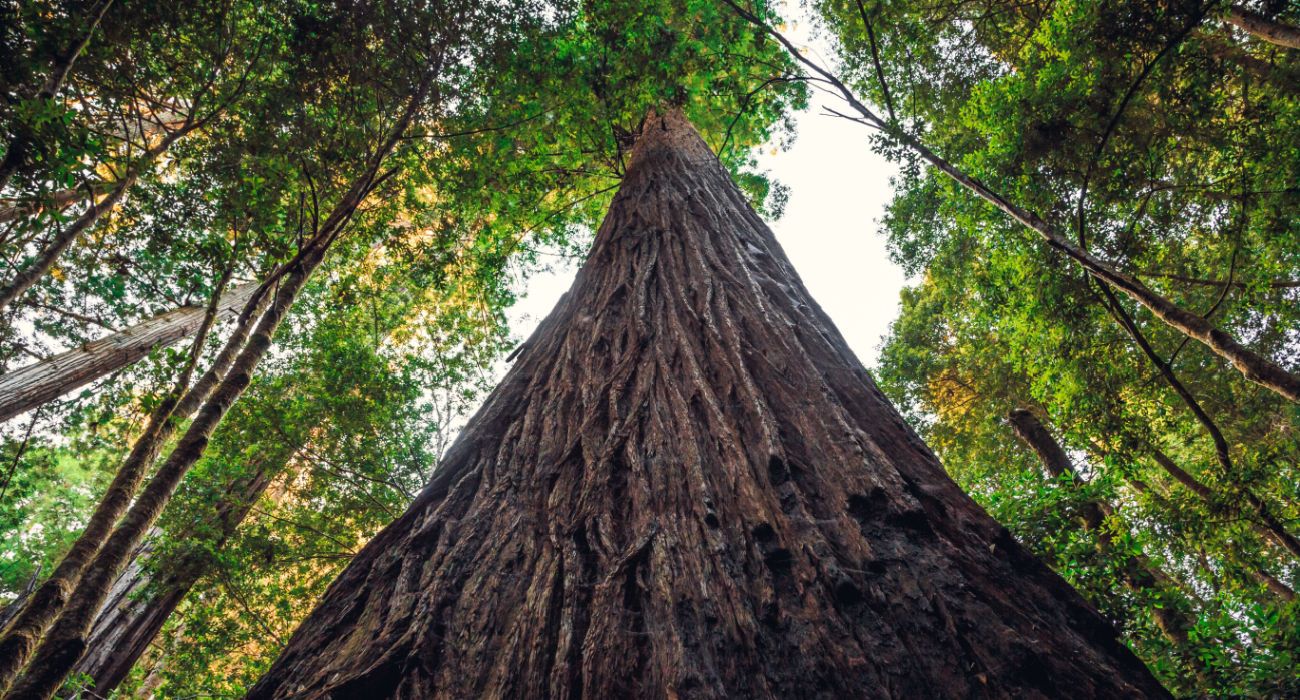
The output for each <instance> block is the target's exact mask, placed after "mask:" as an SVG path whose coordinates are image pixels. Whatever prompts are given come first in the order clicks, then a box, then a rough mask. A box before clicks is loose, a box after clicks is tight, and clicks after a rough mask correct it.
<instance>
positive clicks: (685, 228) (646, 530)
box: [250, 112, 1166, 698]
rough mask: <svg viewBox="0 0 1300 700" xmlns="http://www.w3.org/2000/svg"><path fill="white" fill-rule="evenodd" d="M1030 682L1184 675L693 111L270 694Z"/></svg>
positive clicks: (656, 694) (823, 693)
mask: <svg viewBox="0 0 1300 700" xmlns="http://www.w3.org/2000/svg"><path fill="white" fill-rule="evenodd" d="M880 303H892V302H890V301H888V300H880ZM1007 695H1014V696H1018V697H1043V696H1047V697H1063V696H1070V697H1140V696H1158V697H1160V696H1165V695H1166V693H1165V691H1164V690H1163V689H1162V688H1161V687H1160V686H1159V685H1158V684H1157V683H1156V681H1155V680H1154V679H1153V678H1152V676H1151V675H1150V674H1149V673H1148V671H1147V669H1146V668H1145V667H1143V666H1142V664H1141V663H1140V662H1139V661H1138V660H1137V659H1136V658H1135V657H1134V656H1133V655H1132V654H1131V653H1129V651H1128V650H1127V649H1125V648H1124V647H1123V646H1122V645H1121V644H1120V643H1119V642H1118V641H1117V640H1116V637H1115V633H1114V631H1113V630H1112V629H1111V628H1110V627H1109V625H1107V624H1106V623H1105V622H1104V621H1103V620H1102V619H1101V618H1100V617H1099V616H1098V615H1097V613H1096V612H1094V611H1093V610H1092V609H1091V608H1090V607H1089V606H1088V605H1087V604H1086V603H1085V602H1084V601H1083V600H1082V599H1081V598H1080V597H1079V596H1078V594H1077V593H1075V592H1074V591H1073V590H1071V589H1070V588H1069V587H1068V586H1067V585H1066V584H1065V583H1064V582H1063V581H1062V580H1061V579H1060V578H1059V577H1057V576H1056V575H1055V574H1053V573H1052V572H1051V571H1049V570H1048V569H1047V568H1046V567H1044V566H1043V565H1042V564H1040V563H1039V562H1038V561H1036V560H1035V559H1033V558H1032V557H1031V556H1029V555H1028V554H1027V553H1026V552H1025V550H1024V549H1023V548H1022V547H1020V546H1019V545H1018V544H1016V542H1015V541H1014V540H1013V539H1012V538H1011V537H1010V536H1009V535H1008V533H1007V531H1006V530H1005V529H1003V528H1002V527H1001V526H999V525H998V524H997V523H995V522H994V521H993V520H992V519H990V518H989V517H988V516H987V515H986V514H985V513H984V512H983V511H982V510H981V509H980V508H979V507H978V506H977V505H975V503H974V502H973V501H971V499H970V498H968V497H967V496H966V495H965V494H963V493H962V492H961V491H960V490H958V488H957V486H956V485H955V484H954V483H953V482H952V481H951V480H950V479H949V478H948V476H947V475H946V474H945V473H944V471H943V468H942V467H941V466H940V465H939V463H938V462H937V461H936V459H935V457H934V456H933V454H931V452H930V451H929V450H928V449H927V448H926V447H925V445H924V444H922V443H921V441H920V440H919V439H918V438H917V437H916V436H915V434H914V433H913V432H912V431H911V430H910V429H909V428H908V427H907V426H906V425H905V424H904V423H903V421H902V419H901V418H900V417H899V415H898V413H897V412H896V411H895V410H894V409H893V408H892V407H891V406H890V405H889V404H888V403H887V402H886V400H885V399H884V397H883V396H882V395H881V394H880V392H879V391H878V390H877V389H876V387H875V385H874V383H873V382H872V380H871V379H870V377H869V376H868V375H867V373H866V371H865V370H864V369H863V368H862V366H861V365H860V364H859V363H858V361H857V360H856V359H855V358H854V356H853V354H852V353H851V352H850V350H849V349H848V347H847V345H846V344H845V342H844V340H843V338H841V336H840V335H839V333H838V332H837V331H836V330H835V328H834V327H833V326H832V324H831V322H830V320H829V319H828V318H827V317H826V315H825V314H824V313H822V311H821V310H820V309H819V308H818V306H817V304H816V303H815V302H814V301H813V300H812V298H811V297H810V296H809V294H808V292H807V290H806V289H804V287H803V285H802V283H801V282H800V281H799V278H798V276H797V275H796V274H795V272H794V270H793V269H792V267H791V265H790V262H789V261H788V260H787V259H786V257H785V254H784V253H783V252H782V251H781V248H780V246H779V245H778V244H777V242H776V240H775V239H774V237H773V235H772V233H771V231H770V230H769V229H768V228H767V227H766V226H765V225H764V224H763V222H762V220H761V219H759V217H758V216H757V215H756V214H755V213H754V212H753V211H752V210H751V209H750V207H749V206H748V204H747V203H746V201H745V199H744V197H743V196H742V195H741V193H740V192H739V190H738V189H737V188H736V187H735V186H734V185H733V184H732V182H731V181H730V179H729V177H728V175H727V173H726V171H725V170H724V169H723V167H722V166H721V165H720V164H719V163H718V161H717V159H716V158H715V157H714V156H713V154H712V152H710V150H709V149H708V147H707V146H706V145H705V144H704V142H703V141H702V140H701V139H700V138H699V136H698V135H697V134H696V133H695V131H694V129H693V128H692V127H691V126H690V124H689V123H688V122H687V121H686V120H685V118H684V117H682V116H681V115H680V114H679V113H676V112H669V113H666V114H663V115H658V116H652V117H651V118H650V119H648V120H647V122H646V126H645V128H644V130H643V134H642V136H641V138H640V139H639V141H638V143H637V146H636V149H635V151H634V153H633V155H632V159H631V163H630V165H629V167H628V170H627V174H626V178H625V180H624V182H623V185H622V188H621V189H620V191H619V193H618V195H617V196H616V197H615V199H614V202H613V204H612V205H611V207H610V211H609V214H608V216H607V217H606V219H605V222H604V224H603V225H602V226H601V228H600V231H599V233H598V234H597V237H596V241H595V244H594V247H593V249H592V252H591V255H590V257H589V259H588V261H587V263H586V265H585V266H584V268H583V269H582V270H581V271H580V272H579V274H578V277H577V281H576V282H575V283H574V286H573V289H572V290H570V291H569V293H568V294H567V295H566V296H565V297H564V299H563V300H562V301H561V302H560V304H559V306H558V307H557V308H556V310H555V311H554V312H553V313H552V314H551V315H550V317H549V318H548V319H547V320H546V321H545V322H544V323H543V324H542V326H541V327H540V328H539V329H538V331H537V333H536V334H535V335H534V336H533V337H532V338H531V339H530V340H529V341H528V342H527V343H526V344H525V345H524V346H523V348H522V351H521V353H520V355H519V358H518V360H517V361H516V365H515V367H514V368H513V370H512V371H511V372H510V374H509V375H508V376H507V377H506V378H505V380H504V381H503V382H502V383H501V385H500V386H499V387H498V388H497V390H496V391H495V393H493V394H492V396H491V397H490V398H489V399H488V401H487V403H486V405H485V406H484V407H483V408H482V410H481V411H480V412H479V413H478V415H477V416H475V418H474V419H473V420H472V421H471V422H470V424H469V425H468V426H467V427H466V428H465V430H464V432H463V434H462V436H461V438H460V439H459V441H458V442H457V443H456V445H455V446H454V447H453V448H452V449H451V450H450V452H449V453H448V454H447V455H446V457H445V458H444V460H443V462H442V466H441V467H440V469H439V471H438V472H437V474H436V476H435V477H434V479H433V481H432V483H430V484H429V485H428V487H427V488H426V489H425V490H424V491H423V492H422V493H421V495H420V496H419V498H418V499H417V500H416V502H415V503H414V505H412V507H411V509H410V510H409V511H408V512H407V513H406V514H405V515H404V516H402V517H401V518H400V519H399V520H398V521H397V522H395V523H394V524H393V525H391V526H390V527H389V528H387V529H386V530H385V531H384V532H383V533H381V534H380V535H379V536H378V537H376V538H375V539H374V540H373V541H372V542H371V543H370V544H369V545H368V546H367V547H365V549H364V550H363V551H362V552H361V553H360V554H359V555H358V556H357V557H356V558H355V560H354V561H353V563H352V564H351V566H350V567H349V568H348V569H347V571H346V572H345V573H344V574H343V575H342V576H341V577H340V578H339V580H338V581H336V582H335V584H334V585H333V587H331V589H330V590H329V592H328V593H327V594H326V596H325V598H324V600H323V601H322V602H321V603H320V605H319V607H318V608H317V609H316V611H315V612H313V613H312V615H311V616H310V617H309V618H308V619H307V620H306V622H304V623H303V625H302V626H301V627H300V628H299V630H298V631H297V633H296V634H295V635H294V636H293V638H292V640H291V641H290V643H289V645H288V648H287V649H286V650H285V651H284V653H283V654H282V655H281V657H280V658H279V660H277V661H276V663H275V664H274V665H273V666H272V668H271V669H270V670H269V672H268V673H267V674H266V676H265V677H264V678H263V679H262V681H261V682H260V683H259V684H258V685H257V686H256V687H255V688H254V690H253V691H252V693H251V694H250V697H251V698H290V697H293V698H317V697H334V698H346V697H357V698H361V697H365V698H380V697H403V698H425V697H567V698H577V697H587V698H623V697H653V698H687V697H691V698H704V697H735V698H813V697H825V698H844V697H902V698H912V697H952V696H959V697H1002V696H1007Z"/></svg>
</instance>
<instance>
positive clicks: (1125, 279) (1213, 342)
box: [724, 0, 1300, 403]
mask: <svg viewBox="0 0 1300 700" xmlns="http://www.w3.org/2000/svg"><path fill="white" fill-rule="evenodd" d="M724 1H725V2H726V3H727V4H728V5H730V6H731V7H732V9H733V10H735V11H736V13H737V14H739V15H740V16H741V17H743V18H745V20H746V21H749V22H751V23H753V24H754V25H755V26H757V27H759V28H761V29H762V30H763V31H765V32H767V33H768V34H769V35H770V36H772V37H773V38H774V39H776V40H777V41H779V42H781V44H782V45H783V46H784V47H785V48H786V49H787V50H788V51H789V53H790V55H791V56H792V57H793V58H794V59H795V60H796V61H798V62H799V63H801V64H802V65H804V66H805V67H806V68H808V70H810V71H812V72H813V73H816V74H817V76H818V77H819V78H820V79H822V80H824V81H825V82H826V83H828V84H830V85H832V86H833V87H834V88H835V90H836V91H837V92H839V93H840V96H841V97H842V98H843V99H844V100H845V102H847V103H848V104H849V105H850V106H851V107H852V108H853V110H854V111H856V112H857V113H858V114H859V115H860V116H861V119H860V120H859V121H861V122H862V123H864V124H867V125H868V126H871V127H873V128H876V129H879V130H880V131H882V132H884V133H885V134H886V135H887V136H888V137H889V138H891V139H893V140H895V141H897V142H898V143H899V144H900V145H903V146H906V147H907V149H908V150H910V151H912V152H914V153H916V154H917V155H919V156H920V157H921V159H922V160H924V161H925V162H927V163H929V164H930V165H932V166H934V167H935V169H937V170H938V171H939V172H941V173H943V174H944V175H946V176H947V177H949V178H950V179H952V180H953V182H956V183H957V184H958V185H960V186H962V187H963V188H965V189H966V190H967V191H969V192H971V193H972V194H974V195H975V196H977V197H979V198H980V199H982V200H984V201H985V202H988V203H989V204H991V205H993V206H994V207H996V208H997V209H999V210H1000V211H1002V212H1004V213H1006V214H1007V215H1008V216H1010V217H1011V218H1012V219H1015V220H1016V221H1018V222H1020V223H1021V224H1023V225H1025V226H1026V227H1028V228H1029V229H1030V230H1032V231H1034V232H1035V233H1037V234H1038V235H1039V236H1040V237H1041V238H1042V239H1043V241H1044V242H1046V243H1047V245H1048V247H1050V248H1054V249H1056V250H1057V251H1060V252H1061V253H1063V254H1065V256H1066V257H1068V258H1070V259H1071V260H1073V261H1075V262H1076V263H1078V264H1079V265H1080V266H1081V267H1082V268H1083V269H1084V270H1085V271H1086V272H1087V273H1088V274H1089V275H1091V276H1092V277H1094V278H1096V279H1097V280H1099V281H1100V282H1102V283H1103V284H1105V285H1108V286H1109V287H1111V288H1114V289H1116V290H1118V291H1119V292H1120V293H1121V294H1124V295H1125V296H1128V297H1129V298H1130V299H1132V300H1134V301H1136V302H1137V303H1138V304H1140V305H1142V306H1143V307H1145V308H1146V309H1147V310H1148V311H1150V312H1151V313H1152V314H1154V315H1155V317H1156V318H1158V319H1160V320H1161V321H1163V322H1164V323H1165V324H1166V325H1168V326H1169V327H1170V328H1173V329H1174V330H1176V331H1178V332H1179V333H1182V334H1183V335H1185V336H1187V337H1188V338H1191V339H1193V340H1196V341H1197V342H1199V343H1201V344H1203V345H1205V346H1206V347H1207V348H1209V349H1210V350H1211V351H1212V352H1213V353H1214V354H1216V355H1218V356H1219V357H1221V358H1223V359H1224V360H1227V361H1228V362H1229V363H1231V364H1232V366H1233V367H1235V368H1237V370H1238V371H1239V372H1241V374H1242V375H1243V376H1245V377H1246V378H1247V379H1249V380H1250V381H1252V382H1255V383H1257V384H1259V385H1261V386H1264V387H1267V388H1268V389H1270V390H1272V391H1274V392H1277V393H1278V394H1280V395H1281V396H1284V397H1286V398H1287V399H1289V400H1291V401H1294V402H1297V403H1300V376H1297V375H1296V374H1293V373H1292V372H1290V371H1288V370H1287V369H1285V368H1283V367H1282V366H1281V365H1279V364H1278V363H1276V362H1274V361H1273V360H1271V359H1269V358H1267V357H1264V356H1263V355H1260V354H1259V353H1256V352H1255V351H1253V350H1251V349H1250V348H1248V347H1246V346H1244V345H1242V344H1241V343H1239V342H1237V339H1236V338H1234V337H1232V336H1231V335H1229V334H1228V333H1227V332H1225V331H1223V330H1222V329H1220V328H1218V327H1216V326H1215V325H1213V324H1212V323H1210V322H1209V321H1207V320H1206V319H1205V318H1203V317H1201V316H1200V315H1198V314H1196V313H1193V312H1191V311H1188V310H1186V309H1184V308H1182V307H1181V306H1179V305H1177V304H1175V303H1174V302H1173V301H1171V300H1170V299H1168V298H1166V297H1164V296H1162V295H1161V294H1159V293H1158V292H1156V291H1155V290H1153V289H1151V288H1150V287H1148V286H1146V285H1145V284H1143V283H1142V281H1141V280H1139V279H1137V278H1136V277H1133V276H1132V275H1129V274H1127V273H1125V272H1122V271H1120V270H1119V269H1118V268H1116V267H1115V266H1114V265H1112V264H1110V263H1108V262H1106V261H1104V260H1101V259H1099V258H1096V257H1094V256H1093V255H1092V254H1091V253H1089V252H1088V251H1086V250H1084V249H1083V248H1082V247H1080V246H1079V245H1077V244H1075V243H1074V242H1073V241H1072V240H1070V238H1069V237H1067V236H1066V235H1065V234H1063V233H1061V231H1059V230H1058V229H1057V228H1056V227H1055V226H1053V225H1051V224H1050V223H1048V222H1047V221H1045V220H1044V219H1042V218H1041V217H1039V216H1038V215H1037V214H1035V213H1034V212H1032V211H1029V210H1028V209H1025V208H1023V207H1021V206H1020V205H1018V204H1016V203H1014V202H1012V201H1011V200H1009V199H1007V198H1005V197H1003V196H1002V195H1001V194H998V193H997V192H995V191H993V190H992V189H991V188H990V187H988V186H987V185H985V184H984V183H983V182H980V181H979V180H977V179H975V178H973V177H971V176H970V175H968V174H966V173H965V172H964V171H962V170H961V169H960V168H958V167H957V166H955V165H953V164H952V163H950V162H948V161H947V160H946V159H944V158H943V157H941V156H940V155H938V154H937V153H935V152H934V151H931V150H930V149H929V148H928V147H927V146H926V145H925V144H924V143H922V142H921V141H920V140H919V139H917V138H916V137H915V136H912V135H911V134H909V133H907V132H906V131H905V130H903V128H902V127H901V126H900V125H899V124H898V123H897V122H895V121H887V120H885V119H883V118H881V117H880V116H879V115H877V114H876V113H875V112H873V111H872V110H871V109H870V108H869V107H867V106H866V105H865V104H863V102H862V101H861V100H859V99H858V98H857V96H855V95H854V94H853V91H852V90H850V89H849V88H848V86H847V85H845V84H844V83H843V82H842V81H841V80H840V79H839V78H837V77H835V75H834V74H832V73H831V72H829V71H827V70H826V69H825V68H822V67H821V66H820V65H818V64H817V63H816V62H814V61H813V60H812V59H810V58H808V57H807V56H806V55H804V54H803V53H802V52H801V51H800V50H799V49H798V47H796V46H795V45H794V44H792V43H790V41H789V40H788V39H786V38H785V37H784V36H783V35H782V34H781V33H780V32H777V31H776V30H774V29H772V28H771V27H768V26H767V25H766V24H764V23H763V21H762V20H761V19H759V18H758V17H757V16H756V15H754V14H753V13H751V12H749V11H748V10H746V9H744V8H743V7H741V6H740V5H738V4H736V2H735V1H734V0H724Z"/></svg>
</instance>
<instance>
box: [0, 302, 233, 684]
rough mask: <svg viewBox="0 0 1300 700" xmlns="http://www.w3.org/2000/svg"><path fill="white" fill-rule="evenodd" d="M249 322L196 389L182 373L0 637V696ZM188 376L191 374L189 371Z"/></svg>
mask: <svg viewBox="0 0 1300 700" xmlns="http://www.w3.org/2000/svg"><path fill="white" fill-rule="evenodd" d="M246 304H247V308H246V310H251V309H253V308H256V307H257V306H258V303H257V301H254V300H251V299H250V300H248V301H247V302H246ZM215 315H216V305H213V306H211V307H210V308H209V313H208V314H207V316H206V318H205V319H204V321H203V324H204V325H205V326H207V325H210V324H211V323H212V322H213V320H214V318H215ZM250 319H251V315H249V314H246V315H245V317H244V319H243V320H242V322H241V323H240V324H239V325H238V326H237V327H236V328H235V330H234V331H232V333H231V335H230V337H229V338H228V339H227V341H226V344H225V347H224V348H223V349H222V351H221V353H220V355H219V356H218V358H217V361H215V362H214V363H213V366H212V367H210V368H209V369H208V371H207V372H205V373H204V375H203V376H202V377H201V378H200V379H199V381H198V382H196V383H195V384H194V386H193V387H190V388H189V391H188V392H185V388H186V386H187V385H188V384H189V379H188V376H184V375H183V376H182V378H181V379H180V380H179V381H178V382H177V386H176V388H175V390H173V392H172V394H171V395H170V396H169V397H167V398H166V399H164V400H163V402H162V403H160V404H159V405H158V407H157V408H155V409H154V411H153V412H152V413H151V414H150V416H149V423H148V425H147V426H146V427H145V430H144V433H143V434H142V435H141V436H140V437H139V438H138V439H137V440H136V442H135V444H134V445H133V446H132V447H131V452H130V454H128V455H127V457H126V459H125V460H124V461H123V463H122V466H121V467H120V468H119V469H118V470H117V473H116V474H114V475H113V480H112V482H111V483H109V486H108V490H107V491H106V492H105V493H104V496H103V498H101V499H100V501H99V503H98V504H97V505H96V507H95V511H94V513H92V514H91V516H90V519H89V520H88V521H87V523H86V526H85V528H84V529H83V530H82V533H81V535H80V536H78V537H77V540H76V541H75V542H73V544H72V546H71V547H70V548H69V549H68V552H67V553H66V554H64V555H63V558H62V559H61V560H60V561H59V565H58V567H56V568H55V570H54V572H53V573H52V574H50V577H49V578H47V579H46V580H45V581H44V582H43V583H42V584H41V585H40V587H39V588H37V589H36V592H35V593H33V594H32V596H31V597H30V598H29V599H28V600H27V602H26V604H25V605H24V606H23V608H22V611H21V612H19V613H18V615H17V616H16V618H15V619H14V620H13V621H12V622H11V623H10V624H9V626H8V627H7V628H6V629H5V630H4V634H3V636H0V692H3V691H4V690H5V689H7V688H8V687H9V684H10V683H12V682H13V680H14V678H15V677H16V676H17V674H18V672H19V671H20V670H22V667H23V665H24V664H25V663H26V662H27V660H28V658H29V657H30V656H31V655H32V653H33V651H34V650H35V649H36V645H37V643H38V642H39V641H40V639H41V636H42V635H43V634H44V633H45V631H46V629H47V628H48V627H49V626H50V624H51V623H52V622H53V621H54V620H55V618H56V616H57V615H58V614H59V612H60V611H61V610H62V609H63V608H64V606H65V605H67V602H68V601H69V600H70V599H71V597H72V595H73V592H74V591H75V589H76V588H77V586H79V585H80V582H81V580H82V577H83V576H84V575H85V572H86V570H87V567H89V566H90V563H91V561H92V559H93V558H94V557H96V556H97V555H98V553H99V552H100V549H101V548H102V547H103V545H104V544H105V542H106V541H107V540H108V538H109V537H110V532H111V531H112V529H113V526H114V525H115V524H116V523H117V521H118V518H120V517H122V513H123V512H125V511H126V509H127V506H128V505H130V503H131V499H132V498H133V497H134V496H135V494H136V491H138V490H139V488H140V482H141V481H142V480H143V479H144V476H145V472H146V471H147V470H148V468H149V465H151V464H152V463H153V461H154V459H155V458H156V457H157V454H158V450H159V449H160V448H161V447H162V445H163V443H165V442H166V441H167V440H168V438H170V437H171V435H172V433H173V432H174V431H175V429H176V418H179V417H180V416H183V415H186V414H185V413H181V412H179V411H178V409H180V408H185V407H187V406H190V405H193V404H194V402H195V401H198V402H202V401H204V400H205V399H206V397H207V395H208V393H210V392H211V391H212V389H213V387H214V386H216V383H217V379H218V376H217V373H218V372H220V371H221V368H220V365H221V363H222V358H223V357H224V356H228V355H233V353H234V352H235V351H237V350H238V349H239V348H240V347H241V346H243V344H244V339H245V338H247V337H248V328H249V323H250ZM201 340H202V339H201V337H200V338H199V339H198V340H196V341H195V344H194V345H195V347H194V353H195V358H194V359H197V353H198V352H199V344H200V343H201ZM185 374H186V375H187V374H188V372H186V373H185ZM182 392H185V393H186V396H184V397H182V396H181V393H182ZM182 404H184V406H182Z"/></svg>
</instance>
